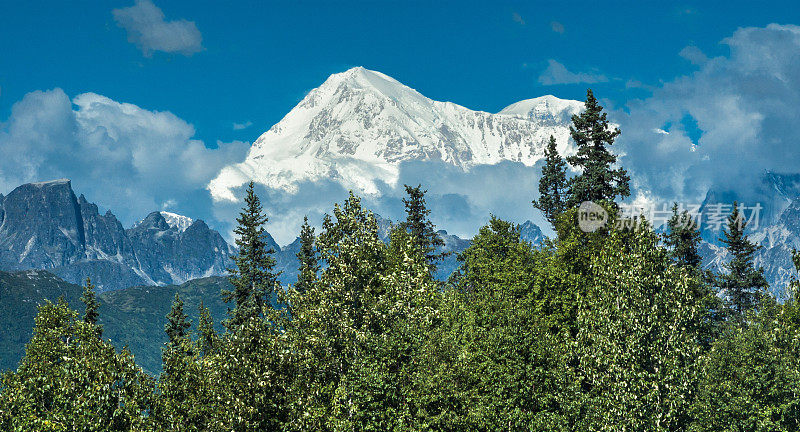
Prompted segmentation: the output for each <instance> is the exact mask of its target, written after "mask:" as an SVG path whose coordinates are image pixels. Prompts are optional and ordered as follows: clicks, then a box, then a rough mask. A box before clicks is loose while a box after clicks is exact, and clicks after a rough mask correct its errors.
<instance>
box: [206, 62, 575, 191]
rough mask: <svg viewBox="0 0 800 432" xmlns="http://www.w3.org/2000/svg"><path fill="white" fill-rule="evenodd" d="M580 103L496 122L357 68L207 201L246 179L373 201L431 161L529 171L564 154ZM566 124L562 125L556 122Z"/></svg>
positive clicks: (293, 117)
mask: <svg viewBox="0 0 800 432" xmlns="http://www.w3.org/2000/svg"><path fill="white" fill-rule="evenodd" d="M582 105H583V104H582V103H581V102H576V101H564V100H560V99H557V98H555V97H553V96H546V97H543V98H537V99H530V100H527V101H522V102H518V103H516V104H514V105H511V106H509V107H508V108H506V109H505V110H503V111H501V113H499V114H491V113H487V112H482V111H473V110H470V109H467V108H465V107H462V106H460V105H456V104H454V103H450V102H439V101H434V100H431V99H429V98H427V97H425V96H423V95H422V94H420V93H419V92H417V91H416V90H414V89H412V88H409V87H407V86H405V85H403V84H401V83H400V82H398V81H397V80H395V79H393V78H391V77H389V76H387V75H384V74H382V73H380V72H375V71H370V70H367V69H364V68H361V67H358V68H353V69H350V70H348V71H346V72H342V73H339V74H334V75H331V76H330V77H329V78H328V79H327V80H326V81H325V82H324V83H323V84H322V85H321V86H320V87H318V88H316V89H314V90H312V91H311V92H309V93H308V95H307V96H306V97H305V98H304V99H303V100H302V101H301V102H300V103H299V104H298V105H297V106H296V107H294V108H293V109H292V110H291V111H290V112H289V113H288V114H287V115H286V116H285V117H284V118H283V119H282V120H281V121H280V122H278V123H277V124H276V125H274V126H273V127H272V128H270V129H269V130H268V131H267V132H266V133H264V134H263V135H261V136H260V137H259V138H258V139H257V140H256V141H255V143H254V144H253V146H252V148H251V150H250V153H249V154H248V156H247V158H246V160H245V161H244V162H242V163H240V164H237V165H233V166H228V167H226V168H224V169H223V170H222V171H221V172H220V174H219V175H218V176H217V178H215V179H214V180H212V181H211V182H210V184H209V186H208V188H209V190H210V191H211V194H212V196H213V197H214V198H215V199H227V200H235V196H234V195H233V192H232V189H233V188H236V187H239V186H241V185H243V184H244V183H245V182H246V181H249V180H250V179H252V180H254V181H256V182H259V183H261V184H264V185H266V186H268V187H271V188H275V189H282V190H285V191H289V192H293V191H295V190H296V189H297V186H298V184H299V183H301V182H303V181H312V182H314V181H320V180H323V179H331V180H333V181H336V182H338V183H340V184H341V185H343V186H344V187H345V188H347V189H355V190H359V191H361V192H364V193H368V194H377V193H379V184H380V183H381V182H382V183H386V184H389V185H394V184H395V183H396V182H397V179H398V174H399V165H400V164H401V163H402V162H404V161H411V160H435V161H442V162H445V163H448V164H452V165H454V166H457V167H459V168H461V169H463V170H469V169H470V168H471V167H473V166H476V165H482V164H496V163H498V162H501V161H515V162H521V163H523V164H525V165H529V166H530V165H533V164H535V163H536V161H538V160H539V159H540V158H541V157H542V154H543V151H544V146H545V143H546V141H547V139H548V138H549V136H550V135H554V136H555V137H556V139H557V140H558V142H559V150H560V151H561V152H562V153H570V152H571V148H570V147H569V144H568V139H567V137H568V135H569V130H568V127H567V124H568V121H569V118H568V117H569V116H570V115H572V114H575V113H577V112H579V111H580V109H581V108H582ZM565 120H566V121H565Z"/></svg>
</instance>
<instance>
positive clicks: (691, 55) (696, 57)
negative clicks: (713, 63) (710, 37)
mask: <svg viewBox="0 0 800 432" xmlns="http://www.w3.org/2000/svg"><path fill="white" fill-rule="evenodd" d="M678 55H680V56H681V57H683V58H685V59H686V60H689V61H690V62H691V63H692V64H695V65H702V64H704V63H705V62H707V61H708V57H707V56H706V55H705V54H703V52H702V51H700V48H697V47H696V46H694V45H690V46H687V47H685V48H683V49H682V50H681V52H680V53H678Z"/></svg>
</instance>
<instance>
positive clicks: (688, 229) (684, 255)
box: [664, 203, 702, 269]
mask: <svg viewBox="0 0 800 432" xmlns="http://www.w3.org/2000/svg"><path fill="white" fill-rule="evenodd" d="M700 240H701V238H700V230H698V228H697V224H695V223H694V221H693V220H692V217H691V215H689V212H688V211H686V210H684V211H683V212H682V213H678V204H677V203H676V204H673V206H672V217H670V219H669V220H668V221H667V232H666V234H664V244H665V245H666V246H667V248H668V249H669V250H670V256H671V258H672V259H673V260H674V261H675V263H676V264H677V265H679V266H681V267H687V268H691V269H699V268H700V264H701V263H702V258H701V257H700V253H699V252H698V250H697V247H698V245H699V244H700Z"/></svg>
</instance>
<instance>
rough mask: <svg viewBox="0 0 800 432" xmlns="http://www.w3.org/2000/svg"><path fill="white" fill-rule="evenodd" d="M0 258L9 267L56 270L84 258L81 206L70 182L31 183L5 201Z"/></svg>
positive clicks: (17, 190)
mask: <svg viewBox="0 0 800 432" xmlns="http://www.w3.org/2000/svg"><path fill="white" fill-rule="evenodd" d="M3 215H4V216H3V224H2V226H0V259H1V260H2V262H3V263H4V264H5V265H6V266H7V267H10V268H15V269H19V268H53V267H58V266H63V265H66V264H70V263H72V262H75V261H77V260H79V259H80V258H81V257H82V256H83V252H84V245H85V240H86V239H85V234H84V229H83V221H82V217H81V211H80V206H79V205H78V200H77V198H75V194H74V193H73V192H72V187H71V185H70V182H69V180H56V181H52V182H45V183H31V184H26V185H22V186H20V187H18V188H16V189H14V190H13V191H12V192H11V193H10V194H8V196H7V197H5V198H4V199H3Z"/></svg>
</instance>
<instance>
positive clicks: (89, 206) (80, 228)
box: [0, 180, 232, 290]
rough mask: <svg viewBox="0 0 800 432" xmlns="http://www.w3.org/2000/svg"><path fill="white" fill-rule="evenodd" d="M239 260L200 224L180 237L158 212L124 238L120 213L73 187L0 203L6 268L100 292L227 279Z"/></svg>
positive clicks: (29, 190) (25, 192) (60, 184)
mask: <svg viewBox="0 0 800 432" xmlns="http://www.w3.org/2000/svg"><path fill="white" fill-rule="evenodd" d="M231 252H232V249H231V248H230V246H229V245H228V244H227V243H226V242H225V240H224V239H223V238H222V236H221V235H220V234H219V233H218V232H216V231H214V230H212V229H210V228H209V227H208V226H207V225H206V224H205V222H203V221H201V220H197V221H194V222H193V223H192V224H191V225H190V226H189V227H187V228H186V229H184V230H180V229H179V227H173V226H170V225H169V224H168V223H167V222H166V220H165V219H164V217H163V216H162V215H161V213H159V212H153V213H151V214H150V215H148V216H147V218H145V220H144V221H142V222H141V223H140V224H138V225H137V226H136V227H135V228H131V229H128V230H125V229H124V228H123V227H122V224H121V223H120V222H119V220H117V218H116V217H115V216H114V214H113V213H111V212H110V211H109V212H106V213H105V214H104V215H101V214H99V212H98V208H97V206H96V205H95V204H93V203H90V202H88V201H87V200H86V198H85V197H84V196H83V195H81V196H80V198H76V196H75V193H74V192H73V190H72V185H71V183H70V181H69V180H55V181H50V182H42V183H31V184H26V185H22V186H20V187H18V188H16V189H14V190H13V191H12V192H11V193H9V194H8V196H6V197H2V196H0V268H2V269H7V270H21V269H49V270H51V271H52V272H53V273H55V274H56V275H58V276H61V277H63V278H64V279H65V280H67V281H69V282H72V283H82V282H83V281H84V280H85V279H86V278H87V277H90V278H92V280H93V282H94V283H95V284H96V285H97V286H98V287H99V288H100V289H101V290H113V289H120V288H125V287H128V286H132V285H143V284H150V285H153V284H155V285H164V284H180V283H183V282H186V281H187V280H190V279H194V278H199V277H204V276H215V275H223V274H225V273H226V270H225V269H226V267H227V266H228V264H229V257H230V254H231Z"/></svg>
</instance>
